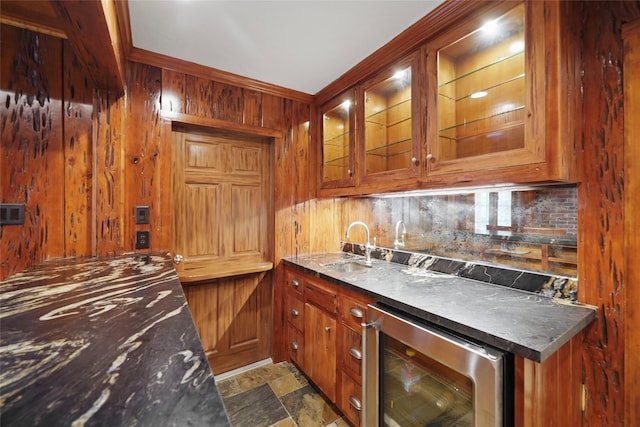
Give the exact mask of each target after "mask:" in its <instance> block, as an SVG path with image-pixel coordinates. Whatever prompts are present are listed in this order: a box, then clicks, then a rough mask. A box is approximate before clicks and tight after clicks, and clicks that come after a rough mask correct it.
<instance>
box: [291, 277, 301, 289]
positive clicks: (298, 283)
mask: <svg viewBox="0 0 640 427" xmlns="http://www.w3.org/2000/svg"><path fill="white" fill-rule="evenodd" d="M291 284H292V285H293V286H294V287H296V288H297V287H298V286H300V282H298V281H297V280H296V279H293V280H292V281H291Z"/></svg>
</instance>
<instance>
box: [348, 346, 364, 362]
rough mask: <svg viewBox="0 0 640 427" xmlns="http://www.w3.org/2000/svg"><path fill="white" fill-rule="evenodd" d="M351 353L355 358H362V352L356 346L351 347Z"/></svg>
mask: <svg viewBox="0 0 640 427" xmlns="http://www.w3.org/2000/svg"><path fill="white" fill-rule="evenodd" d="M349 354H350V355H351V356H353V358H354V359H358V360H362V352H361V351H360V350H358V349H357V348H355V347H351V348H350V349H349Z"/></svg>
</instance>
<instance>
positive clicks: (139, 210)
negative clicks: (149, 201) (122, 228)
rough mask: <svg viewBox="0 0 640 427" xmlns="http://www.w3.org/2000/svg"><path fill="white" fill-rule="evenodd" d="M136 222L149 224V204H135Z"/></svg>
mask: <svg viewBox="0 0 640 427" xmlns="http://www.w3.org/2000/svg"><path fill="white" fill-rule="evenodd" d="M136 224H149V206H136Z"/></svg>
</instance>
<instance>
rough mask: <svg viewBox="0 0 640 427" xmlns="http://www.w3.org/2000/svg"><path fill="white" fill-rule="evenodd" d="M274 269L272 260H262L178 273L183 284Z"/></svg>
mask: <svg viewBox="0 0 640 427" xmlns="http://www.w3.org/2000/svg"><path fill="white" fill-rule="evenodd" d="M272 269H273V263H272V262H262V263H257V264H247V265H244V264H236V265H235V266H233V267H229V268H223V269H220V268H218V266H214V267H212V268H210V269H201V268H199V269H194V270H186V271H182V272H179V273H178V278H179V279H180V283H182V284H187V283H189V284H191V283H196V282H204V281H208V280H214V279H221V278H224V277H234V276H243V275H246V274H254V273H263V272H265V271H270V270H272Z"/></svg>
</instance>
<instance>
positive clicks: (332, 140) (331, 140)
mask: <svg viewBox="0 0 640 427" xmlns="http://www.w3.org/2000/svg"><path fill="white" fill-rule="evenodd" d="M349 135H350V132H349V131H346V132H344V133H341V134H339V135H336V136H333V137H330V138H328V139H325V140H324V145H331V146H334V147H343V146H344V145H345V142H344V138H347V139H348V138H349ZM341 139H342V140H343V141H340V142H336V141H339V140H341Z"/></svg>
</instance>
